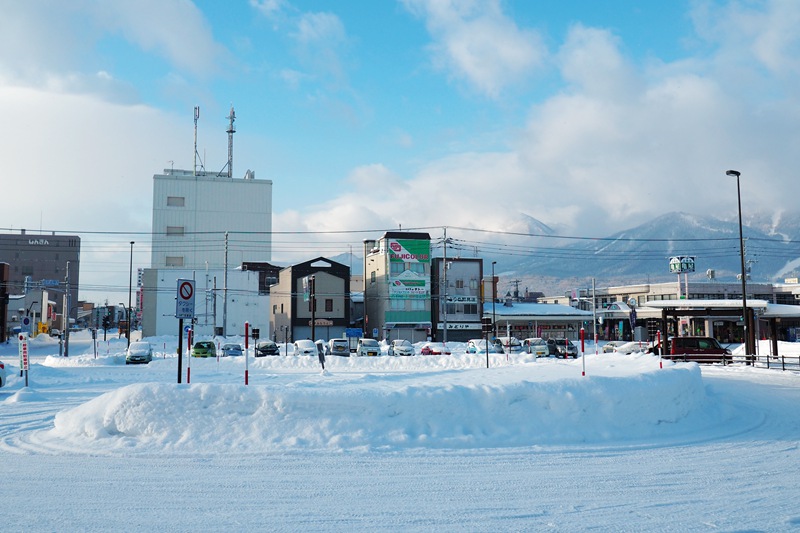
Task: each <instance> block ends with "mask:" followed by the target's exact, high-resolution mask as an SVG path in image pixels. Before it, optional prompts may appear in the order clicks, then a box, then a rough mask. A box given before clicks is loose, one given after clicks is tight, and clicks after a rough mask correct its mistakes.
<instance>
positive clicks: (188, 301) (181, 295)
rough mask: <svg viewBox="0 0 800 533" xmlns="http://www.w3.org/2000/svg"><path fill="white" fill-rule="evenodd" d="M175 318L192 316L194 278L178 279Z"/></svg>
mask: <svg viewBox="0 0 800 533" xmlns="http://www.w3.org/2000/svg"><path fill="white" fill-rule="evenodd" d="M175 302H176V306H175V318H194V280H193V279H179V280H178V295H177V297H176V298H175Z"/></svg>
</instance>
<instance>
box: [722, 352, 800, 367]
mask: <svg viewBox="0 0 800 533" xmlns="http://www.w3.org/2000/svg"><path fill="white" fill-rule="evenodd" d="M733 362H734V363H742V364H749V365H753V366H756V367H760V368H775V369H780V370H800V355H781V354H778V355H765V354H759V355H734V356H733Z"/></svg>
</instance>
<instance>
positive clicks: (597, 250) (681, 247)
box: [332, 212, 800, 294]
mask: <svg viewBox="0 0 800 533" xmlns="http://www.w3.org/2000/svg"><path fill="white" fill-rule="evenodd" d="M743 222H744V227H743V233H744V238H745V250H746V254H745V256H746V260H747V266H748V267H749V268H750V277H751V279H752V280H753V281H764V282H768V281H782V280H783V279H784V278H786V277H797V276H800V213H756V214H750V215H749V216H747V217H745V219H744V221H743ZM559 235H563V233H561V234H560V233H559V230H558V229H554V228H552V227H550V226H548V225H547V224H544V223H543V222H541V221H539V220H538V219H536V218H534V217H532V216H530V215H527V214H520V215H518V216H517V217H516V218H514V219H511V220H510V221H509V223H508V225H507V227H506V228H505V233H503V234H502V235H500V234H498V235H497V236H496V238H494V237H493V239H486V240H496V241H497V243H492V244H483V243H479V244H478V245H475V246H472V245H464V246H462V247H461V248H458V247H457V246H456V247H454V249H453V250H452V251H449V253H450V254H453V253H455V254H460V255H461V256H462V257H483V258H484V259H485V260H486V264H490V263H491V261H497V273H498V274H499V275H500V276H501V292H503V293H505V292H506V290H507V285H506V284H507V283H511V281H510V280H514V284H515V287H518V288H519V290H520V292H524V291H525V289H528V290H530V291H543V292H546V293H548V294H554V293H557V292H558V291H559V290H560V288H561V287H562V286H565V287H576V286H586V283H587V280H589V279H591V278H596V279H597V280H598V281H599V282H601V283H602V284H603V285H625V284H631V283H643V282H658V281H674V280H675V275H674V274H671V273H670V272H669V258H670V257H672V256H676V255H690V256H694V257H695V258H696V271H695V273H694V274H693V275H690V279H691V278H695V279H706V277H707V271H708V270H713V271H714V276H715V279H717V280H719V281H735V280H736V276H737V274H739V273H740V272H741V259H740V256H739V221H738V216H737V215H736V213H734V215H733V216H732V217H730V218H728V219H719V218H715V217H712V216H707V215H697V214H691V213H682V212H672V213H667V214H665V215H661V216H659V217H656V218H654V219H652V220H650V221H647V222H645V223H643V224H641V225H639V226H636V227H633V228H630V229H627V230H624V231H620V232H617V233H614V234H612V235H609V236H608V237H603V238H588V237H586V238H584V237H560V236H559ZM500 241H504V242H505V241H508V242H509V243H511V242H512V241H513V244H510V245H509V246H507V247H505V248H503V247H501V246H498V245H497V244H498V243H500ZM332 259H333V260H335V261H340V262H342V263H345V264H350V263H351V260H350V256H349V255H347V254H345V255H343V256H341V257H332ZM362 262H363V258H362V257H360V256H356V257H354V258H353V260H352V265H353V273H354V274H359V273H361V271H362V269H363V265H362Z"/></svg>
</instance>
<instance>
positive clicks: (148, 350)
mask: <svg viewBox="0 0 800 533" xmlns="http://www.w3.org/2000/svg"><path fill="white" fill-rule="evenodd" d="M152 360H153V348H152V346H150V343H149V342H144V341H138V342H132V343H131V345H130V346H128V349H127V350H126V351H125V364H126V365H133V364H137V363H144V364H147V363H149V362H150V361H152Z"/></svg>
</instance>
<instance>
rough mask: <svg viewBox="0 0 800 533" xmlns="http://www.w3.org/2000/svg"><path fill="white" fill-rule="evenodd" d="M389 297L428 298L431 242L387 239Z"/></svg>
mask: <svg viewBox="0 0 800 533" xmlns="http://www.w3.org/2000/svg"><path fill="white" fill-rule="evenodd" d="M387 244H388V246H389V249H388V250H387V254H388V255H389V264H390V271H389V297H390V298H428V297H429V296H430V291H431V280H430V266H428V267H426V266H425V265H430V262H431V241H429V240H420V239H389V240H388V243H387Z"/></svg>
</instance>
